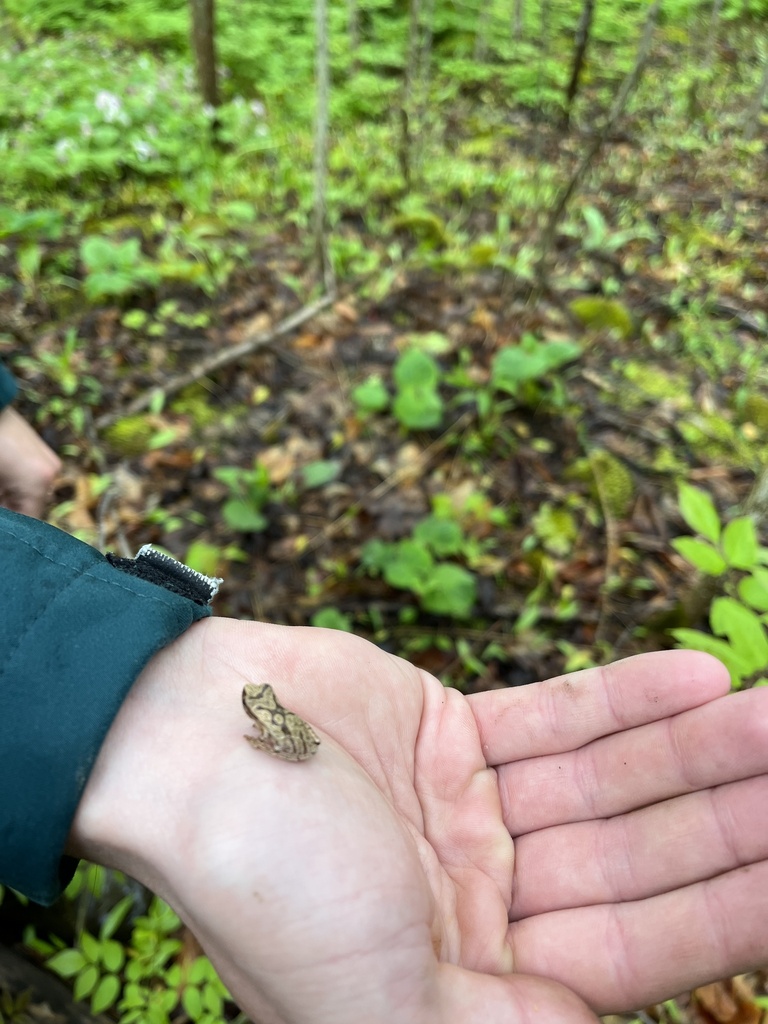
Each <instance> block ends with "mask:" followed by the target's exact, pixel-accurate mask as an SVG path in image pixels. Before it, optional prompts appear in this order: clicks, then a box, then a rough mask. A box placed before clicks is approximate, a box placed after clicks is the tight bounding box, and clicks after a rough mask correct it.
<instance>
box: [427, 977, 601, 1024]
mask: <svg viewBox="0 0 768 1024" xmlns="http://www.w3.org/2000/svg"><path fill="white" fill-rule="evenodd" d="M438 1005H439V1008H440V1012H439V1015H438V1017H437V1020H438V1021H439V1022H440V1024H533V1022H537V1024H539V1022H541V1021H557V1024H599V1018H598V1017H596V1016H595V1014H594V1013H593V1012H592V1011H591V1010H590V1009H589V1008H588V1006H587V1005H586V1003H584V1002H582V1000H581V999H579V997H578V996H577V995H576V994H575V993H574V992H571V990H570V989H567V988H566V987H565V986H564V985H561V984H560V983H559V982H556V981H550V980H549V979H548V978H539V977H536V976H534V975H532V974H505V975H498V976H497V975H490V974H477V973H475V972H474V971H468V970H466V969H465V968H463V967H454V966H453V964H440V966H439V967H438Z"/></svg>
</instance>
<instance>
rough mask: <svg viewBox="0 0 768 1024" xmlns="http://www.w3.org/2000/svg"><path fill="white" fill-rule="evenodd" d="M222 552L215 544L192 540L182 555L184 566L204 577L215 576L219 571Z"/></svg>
mask: <svg viewBox="0 0 768 1024" xmlns="http://www.w3.org/2000/svg"><path fill="white" fill-rule="evenodd" d="M222 555H223V552H222V550H221V548H219V547H217V546H216V545H215V544H209V543H208V542H207V541H204V540H193V541H192V543H191V544H190V545H189V547H188V548H187V553H186V554H185V555H184V564H185V565H188V566H189V568H190V569H194V570H195V572H201V573H203V575H204V576H215V575H216V573H217V572H218V569H219V563H220V562H221V559H222Z"/></svg>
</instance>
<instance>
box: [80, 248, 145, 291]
mask: <svg viewBox="0 0 768 1024" xmlns="http://www.w3.org/2000/svg"><path fill="white" fill-rule="evenodd" d="M80 256H81V258H82V260H83V263H84V264H85V269H86V271H87V276H86V278H85V284H84V286H83V287H84V291H85V295H86V297H87V299H88V300H89V301H90V302H94V303H97V302H103V301H105V300H108V299H115V298H121V297H122V296H124V295H132V294H135V293H136V292H139V291H141V290H142V288H146V287H149V286H154V285H156V284H158V283H159V281H160V274H159V273H158V270H157V268H156V267H153V266H152V264H151V263H150V262H149V261H148V260H147V259H146V258H145V257H144V256H143V254H142V252H141V244H140V242H139V240H138V238H128V239H126V241H124V242H113V241H111V240H110V239H109V238H101V237H100V236H98V235H92V236H91V237H90V238H85V239H84V240H83V242H82V243H81V245H80Z"/></svg>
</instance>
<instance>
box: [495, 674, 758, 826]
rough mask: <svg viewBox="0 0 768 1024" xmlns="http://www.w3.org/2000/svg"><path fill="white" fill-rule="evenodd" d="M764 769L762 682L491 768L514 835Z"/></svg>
mask: <svg viewBox="0 0 768 1024" xmlns="http://www.w3.org/2000/svg"><path fill="white" fill-rule="evenodd" d="M766 771H768V689H764V688H758V689H754V690H747V691H744V692H741V693H734V694H730V695H728V696H726V697H721V698H719V699H718V700H713V701H710V702H709V703H708V704H705V705H704V706H703V707H698V708H694V709H693V710H691V711H686V712H684V713H683V714H680V715H675V716H674V717H672V718H668V719H664V720H662V721H660V722H651V723H650V724H649V725H644V726H640V727H639V728H636V729H631V730H629V731H627V732H625V733H620V734H617V735H613V736H606V737H604V738H603V739H599V740H596V741H595V742H594V743H590V744H588V745H587V746H585V747H583V748H582V749H581V750H575V751H571V752H568V753H563V754H555V755H552V756H549V757H538V758H531V759H530V760H527V761H521V762H519V763H517V764H514V763H513V764H509V765H503V766H501V767H500V768H498V769H497V775H498V779H499V791H500V793H501V798H502V808H503V813H504V820H505V823H506V825H507V827H508V828H509V829H510V832H511V833H512V835H513V836H516V835H520V834H522V833H526V832H533V831H535V830H536V829H540V828H546V827H548V826H550V825H560V824H563V823H565V822H571V821H584V820H588V819H591V818H608V817H612V816H613V815H616V814H623V813H625V812H627V811H630V810H634V809H635V808H637V807H644V806H647V805H648V804H653V803H657V802H658V801H660V800H666V799H669V798H670V797H674V796H681V795H682V794H684V793H691V792H695V791H696V790H698V789H706V788H709V787H711V786H718V785H722V784H724V783H726V782H734V781H737V780H738V779H744V778H749V777H750V776H753V775H761V774H763V773H764V772H766Z"/></svg>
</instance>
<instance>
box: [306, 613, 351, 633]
mask: <svg viewBox="0 0 768 1024" xmlns="http://www.w3.org/2000/svg"><path fill="white" fill-rule="evenodd" d="M310 622H311V624H312V625H313V626H316V627H319V628H321V629H341V630H343V631H344V632H345V633H351V632H352V620H351V619H350V617H349V616H348V615H345V614H344V613H343V612H340V611H339V610H338V608H318V610H317V611H316V612H315V614H314V615H313V616H312V618H311V619H310Z"/></svg>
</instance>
